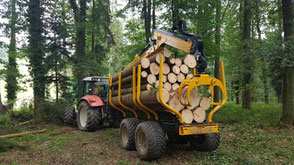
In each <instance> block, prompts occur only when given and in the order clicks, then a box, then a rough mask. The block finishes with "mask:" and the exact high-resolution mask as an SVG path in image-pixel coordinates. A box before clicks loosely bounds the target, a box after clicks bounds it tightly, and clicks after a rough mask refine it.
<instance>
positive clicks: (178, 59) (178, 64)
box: [175, 58, 182, 67]
mask: <svg viewBox="0 0 294 165" xmlns="http://www.w3.org/2000/svg"><path fill="white" fill-rule="evenodd" d="M175 64H176V65H177V66H179V67H180V66H181V65H182V59H180V58H176V62H175Z"/></svg>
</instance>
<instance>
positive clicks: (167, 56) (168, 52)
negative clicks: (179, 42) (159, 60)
mask: <svg viewBox="0 0 294 165" xmlns="http://www.w3.org/2000/svg"><path fill="white" fill-rule="evenodd" d="M160 53H161V54H162V55H163V56H164V57H166V58H170V56H171V51H170V50H168V49H163V50H162V51H161V52H160Z"/></svg>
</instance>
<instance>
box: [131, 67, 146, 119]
mask: <svg viewBox="0 0 294 165" xmlns="http://www.w3.org/2000/svg"><path fill="white" fill-rule="evenodd" d="M133 103H134V104H135V106H136V107H137V108H139V109H140V110H142V111H143V112H144V113H145V114H146V116H147V118H148V119H150V114H149V112H148V111H146V110H144V109H143V108H142V107H140V105H138V104H137V101H136V67H135V66H133Z"/></svg>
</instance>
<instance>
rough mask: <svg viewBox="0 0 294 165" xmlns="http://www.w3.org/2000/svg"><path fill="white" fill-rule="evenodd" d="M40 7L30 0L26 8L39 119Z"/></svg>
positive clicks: (42, 92) (41, 91)
mask: <svg viewBox="0 0 294 165" xmlns="http://www.w3.org/2000/svg"><path fill="white" fill-rule="evenodd" d="M42 11H43V9H42V7H41V2H40V0H30V1H29V7H28V22H29V28H28V29H29V30H28V31H29V48H28V52H29V59H30V66H31V75H32V76H33V90H34V115H35V117H40V116H39V115H40V113H39V112H40V108H41V105H40V104H42V103H44V100H45V84H46V82H45V74H46V68H45V67H44V64H43V63H44V52H43V49H44V44H45V42H44V37H43V35H42V33H43V32H44V25H43V22H42V15H43V14H42Z"/></svg>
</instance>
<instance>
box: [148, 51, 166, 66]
mask: <svg viewBox="0 0 294 165" xmlns="http://www.w3.org/2000/svg"><path fill="white" fill-rule="evenodd" d="M161 56H163V61H165V57H164V55H163V54H162V53H160V52H159V53H157V54H155V55H153V56H151V57H150V58H149V61H150V63H155V62H156V63H157V64H160V57H161Z"/></svg>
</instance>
